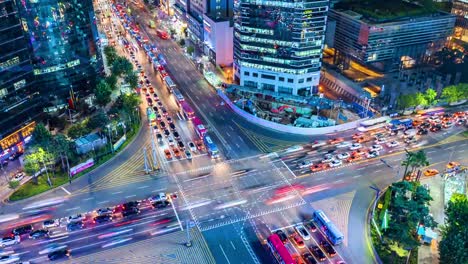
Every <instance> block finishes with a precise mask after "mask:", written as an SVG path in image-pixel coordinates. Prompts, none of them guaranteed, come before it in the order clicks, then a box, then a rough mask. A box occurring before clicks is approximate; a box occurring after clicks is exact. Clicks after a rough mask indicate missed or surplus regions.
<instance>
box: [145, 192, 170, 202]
mask: <svg viewBox="0 0 468 264" xmlns="http://www.w3.org/2000/svg"><path fill="white" fill-rule="evenodd" d="M148 200H149V201H150V202H151V203H154V202H157V201H167V200H168V198H167V194H166V193H165V192H160V193H158V194H156V195H153V196H151V197H150V198H148Z"/></svg>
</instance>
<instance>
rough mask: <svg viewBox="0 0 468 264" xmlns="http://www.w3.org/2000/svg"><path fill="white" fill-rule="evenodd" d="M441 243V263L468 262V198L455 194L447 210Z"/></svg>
mask: <svg viewBox="0 0 468 264" xmlns="http://www.w3.org/2000/svg"><path fill="white" fill-rule="evenodd" d="M445 215H446V217H445V222H446V224H445V226H444V227H443V228H442V240H441V241H440V243H439V253H440V263H468V251H467V250H466V249H467V248H468V199H467V197H466V195H464V194H454V195H453V196H452V198H451V199H450V201H449V202H448V205H447V208H446V211H445Z"/></svg>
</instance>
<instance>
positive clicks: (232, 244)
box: [229, 240, 236, 250]
mask: <svg viewBox="0 0 468 264" xmlns="http://www.w3.org/2000/svg"><path fill="white" fill-rule="evenodd" d="M229 242H231V246H232V248H233V249H234V250H236V247H235V246H234V243H232V240H231V241H229Z"/></svg>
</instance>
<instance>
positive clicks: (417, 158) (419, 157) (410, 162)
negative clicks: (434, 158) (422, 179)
mask: <svg viewBox="0 0 468 264" xmlns="http://www.w3.org/2000/svg"><path fill="white" fill-rule="evenodd" d="M401 165H403V166H405V172H404V174H403V180H405V179H406V176H407V174H408V167H411V172H410V174H413V173H415V171H416V169H418V168H421V167H425V166H428V165H429V161H428V160H427V156H426V153H425V152H424V151H423V150H420V151H418V152H416V153H414V152H407V153H406V159H405V160H403V161H402V162H401Z"/></svg>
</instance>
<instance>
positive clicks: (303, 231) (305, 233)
mask: <svg viewBox="0 0 468 264" xmlns="http://www.w3.org/2000/svg"><path fill="white" fill-rule="evenodd" d="M294 229H296V232H297V233H298V234H299V235H300V236H301V237H302V239H304V240H310V233H309V231H307V229H306V228H305V227H304V225H302V224H298V225H296V226H295V227H294Z"/></svg>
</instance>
